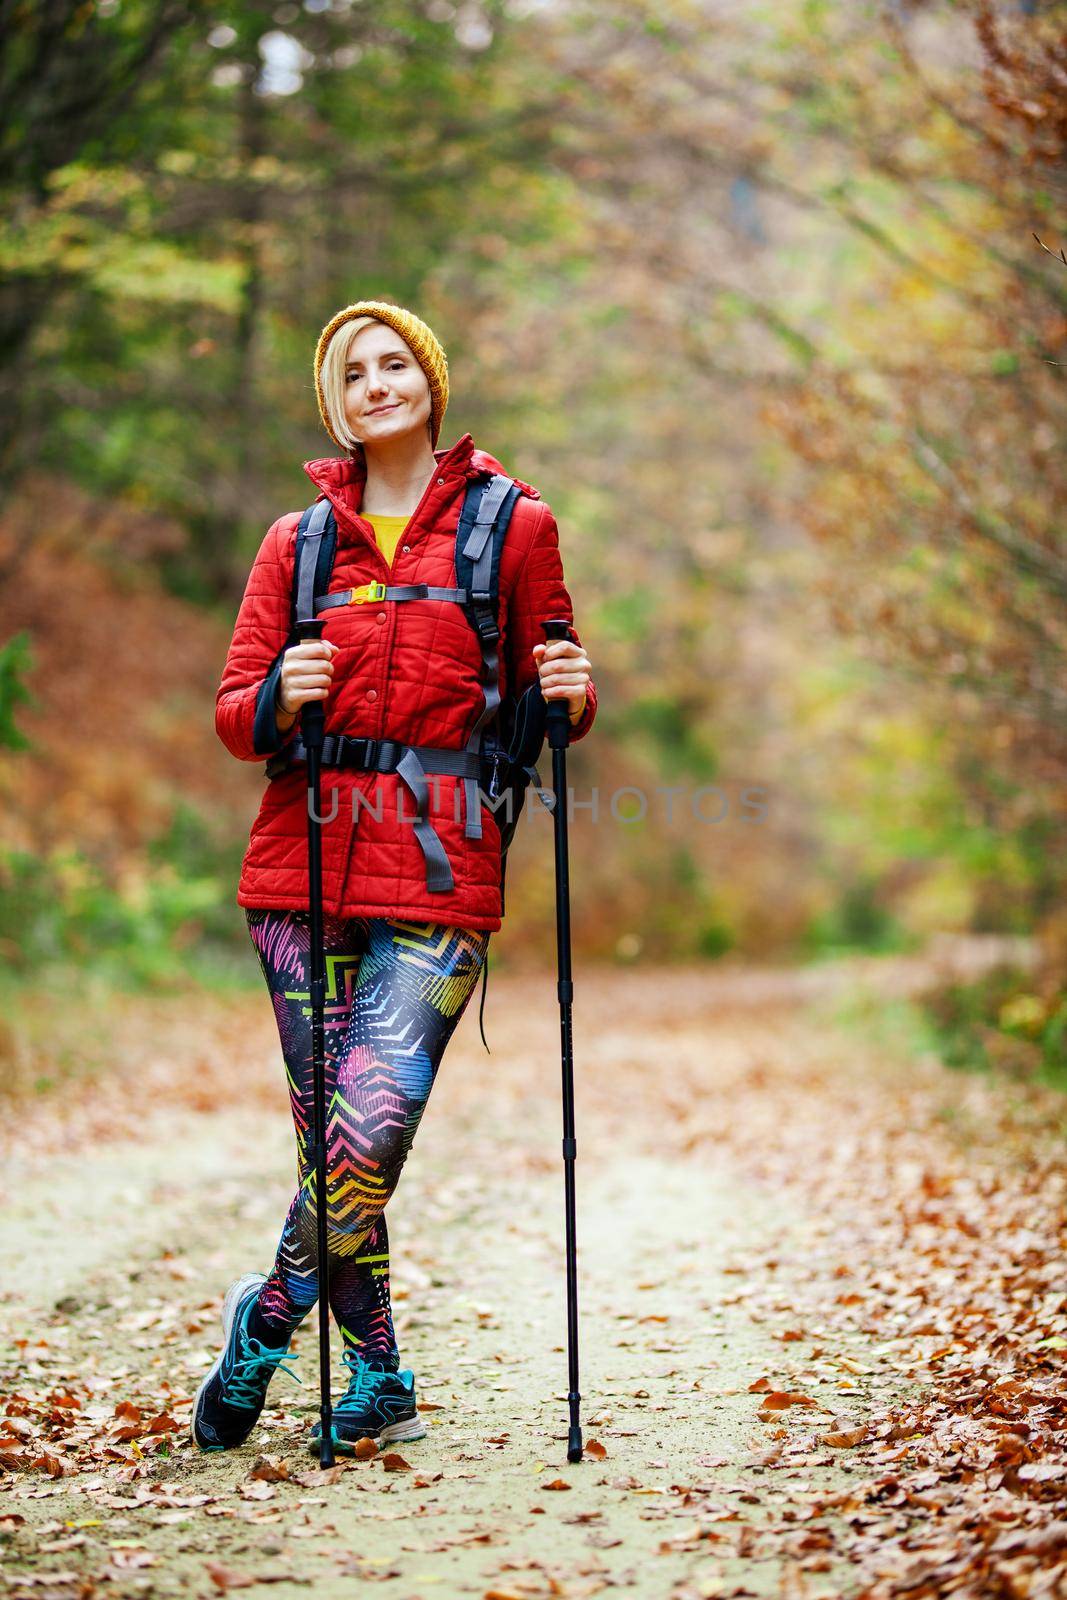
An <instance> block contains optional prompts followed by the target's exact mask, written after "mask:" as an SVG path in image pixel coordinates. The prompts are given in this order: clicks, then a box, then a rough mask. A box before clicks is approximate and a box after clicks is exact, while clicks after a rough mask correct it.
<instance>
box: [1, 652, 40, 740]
mask: <svg viewBox="0 0 1067 1600" xmlns="http://www.w3.org/2000/svg"><path fill="white" fill-rule="evenodd" d="M33 665H34V661H33V652H32V650H31V647H30V636H29V634H28V633H25V632H23V633H16V634H15V635H14V637H13V638H11V639H8V640H7V642H6V643H5V644H3V645H0V749H3V750H32V749H33V744H32V742H31V740H29V739H28V738H27V737H26V735H25V734H24V733H23V732H22V730H21V729H20V728H18V727H16V725H15V707H16V706H17V705H20V704H27V705H36V704H37V703H38V702H37V700H36V697H35V696H34V695H32V694H31V693H30V691H29V689H28V688H27V687H26V685H25V683H23V681H22V677H23V674H27V675H28V674H29V673H30V672H31V671H32V670H33Z"/></svg>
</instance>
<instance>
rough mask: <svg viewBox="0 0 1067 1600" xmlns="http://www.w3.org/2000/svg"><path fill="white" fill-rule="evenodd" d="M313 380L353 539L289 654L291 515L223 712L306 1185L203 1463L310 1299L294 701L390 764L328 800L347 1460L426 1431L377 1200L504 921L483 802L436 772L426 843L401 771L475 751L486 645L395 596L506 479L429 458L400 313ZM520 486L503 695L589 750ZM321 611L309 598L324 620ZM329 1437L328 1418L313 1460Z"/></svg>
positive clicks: (413, 360) (461, 623)
mask: <svg viewBox="0 0 1067 1600" xmlns="http://www.w3.org/2000/svg"><path fill="white" fill-rule="evenodd" d="M315 386H316V391H317V394H318V401H319V410H320V412H321V415H322V420H323V423H324V425H325V427H326V430H327V432H328V433H329V434H330V436H331V438H332V439H333V440H334V442H335V443H336V444H338V445H339V446H340V447H341V449H342V450H343V451H344V452H345V454H344V455H343V456H342V457H340V458H336V457H328V458H325V459H323V460H320V461H309V462H305V464H304V465H305V471H306V472H307V474H308V476H309V477H310V478H311V480H312V482H313V483H314V484H315V485H316V486H317V488H318V489H319V491H320V494H319V498H320V499H321V498H322V497H323V496H326V497H327V498H328V499H329V501H330V503H331V505H332V507H333V511H334V515H335V519H336V524H337V544H336V552H335V556H334V562H333V567H332V571H331V573H330V577H329V584H328V589H327V594H328V596H329V597H330V601H331V604H330V605H329V607H328V608H323V609H322V610H321V611H319V614H320V615H324V617H325V626H324V629H323V635H322V638H321V640H316V641H304V642H302V643H299V644H294V645H289V644H288V640H289V637H290V606H291V598H292V583H293V565H294V550H295V544H296V533H297V524H298V522H299V520H300V513H298V512H293V513H290V514H289V515H287V516H284V517H281V518H280V519H279V520H278V521H277V522H275V523H274V525H273V526H272V527H271V528H270V530H269V531H268V533H267V535H266V538H265V539H264V541H263V544H262V546H261V547H260V550H259V553H258V555H257V556H256V559H255V562H254V564H253V567H252V571H251V573H250V575H249V579H248V583H247V585H246V588H245V593H244V598H243V600H242V602H241V608H240V611H239V613H238V617H237V623H236V626H235V628H234V634H233V640H232V642H231V645H230V649H229V653H228V655H227V659H226V666H225V669H224V672H223V676H222V682H221V685H220V687H219V692H218V697H217V704H216V719H215V720H216V728H217V730H218V733H219V737H220V738H221V739H222V740H223V742H224V743H225V745H226V746H227V748H228V749H229V750H230V751H231V752H232V753H233V755H235V756H237V757H238V758H239V759H241V760H244V761H256V760H263V759H265V758H267V757H275V758H277V759H276V760H275V761H272V763H271V767H270V771H272V772H273V773H274V774H275V775H274V776H273V777H272V778H271V781H270V782H269V783H268V784H267V787H266V791H265V793H264V796H263V801H262V804H261V806H260V810H259V815H258V816H257V818H256V821H255V822H254V824H253V826H252V832H251V836H250V839H249V846H248V850H247V852H246V854H245V858H244V862H243V865H242V869H241V879H240V884H239V887H238V892H237V903H238V904H239V905H240V906H242V907H244V908H245V915H246V918H247V921H248V927H249V932H250V934H251V937H252V941H253V944H254V946H255V949H256V952H257V954H258V957H259V961H260V965H261V967H262V970H263V975H264V978H265V979H266V982H267V987H268V990H269V992H270V995H271V1001H272V1004H273V1007H274V1014H275V1018H276V1020H277V1023H278V1029H279V1034H280V1038H281V1045H282V1052H283V1055H284V1058H285V1065H286V1071H287V1074H288V1081H289V1089H290V1100H291V1106H292V1113H293V1120H294V1122H295V1125H296V1137H297V1174H298V1187H297V1191H296V1194H295V1196H294V1198H293V1201H292V1204H291V1205H290V1207H289V1212H288V1215H287V1217H286V1219H285V1224H284V1226H283V1228H282V1234H281V1241H280V1244H279V1246H278V1251H277V1256H276V1259H275V1262H274V1265H273V1268H272V1270H271V1272H270V1273H269V1274H268V1275H266V1276H264V1274H263V1273H258V1272H257V1273H247V1274H245V1276H243V1277H242V1278H239V1279H238V1280H237V1282H236V1283H234V1284H233V1285H232V1286H231V1288H230V1290H229V1292H228V1293H227V1295H226V1300H225V1304H224V1306H223V1319H222V1320H223V1331H224V1335H225V1344H224V1348H223V1350H222V1352H221V1354H220V1355H219V1357H218V1359H217V1360H216V1362H215V1364H214V1366H213V1367H212V1369H211V1371H210V1372H209V1373H208V1374H207V1376H206V1378H205V1379H204V1382H203V1383H202V1384H201V1386H200V1390H199V1392H198V1394H197V1396H196V1401H195V1403H194V1407H193V1419H192V1434H193V1438H194V1440H195V1441H196V1443H197V1444H198V1445H199V1446H200V1447H201V1448H203V1449H216V1450H219V1449H222V1450H224V1449H229V1448H232V1447H233V1446H235V1445H240V1444H243V1443H244V1441H245V1439H246V1438H247V1437H248V1435H249V1434H250V1433H251V1431H252V1428H253V1427H254V1426H255V1423H256V1420H257V1418H258V1417H259V1414H260V1412H261V1411H262V1409H263V1404H264V1400H265V1397H266V1392H267V1385H268V1384H269V1382H270V1380H271V1378H272V1376H273V1375H274V1373H275V1372H276V1371H277V1370H278V1368H279V1367H281V1368H282V1370H283V1371H286V1372H288V1373H289V1375H290V1376H294V1374H293V1373H292V1372H291V1369H290V1367H289V1366H288V1365H286V1363H289V1362H292V1361H294V1360H295V1359H296V1357H295V1356H294V1355H292V1354H290V1353H289V1343H290V1339H291V1337H292V1334H293V1331H294V1329H295V1328H296V1327H297V1326H298V1325H299V1323H300V1322H301V1321H302V1319H303V1318H304V1317H305V1316H306V1315H307V1313H308V1311H309V1310H310V1309H311V1307H312V1306H313V1305H314V1304H315V1302H316V1300H317V1298H318V1288H317V1279H316V1216H315V1203H316V1196H315V1190H314V1163H313V1160H312V1159H311V1156H310V1151H309V1139H310V1130H311V1128H312V1103H311V1019H310V1007H309V1004H308V994H309V989H308V983H309V937H308V920H309V919H308V876H307V871H308V863H307V820H308V812H307V790H306V766H305V765H304V763H303V762H302V761H300V760H295V759H293V755H294V748H295V747H294V746H293V740H294V735H295V732H296V731H297V730H296V728H295V724H296V722H297V719H298V717H299V714H300V710H301V707H302V706H305V705H307V704H309V703H310V702H311V701H314V700H324V701H325V702H326V705H325V707H324V710H325V717H326V733H327V735H330V734H345V735H348V739H347V740H345V741H344V742H342V741H340V740H337V739H335V740H328V741H327V742H328V744H329V745H330V746H331V749H332V750H333V751H334V752H335V753H336V755H337V761H338V763H341V762H342V761H344V762H346V763H347V755H346V754H345V752H347V753H348V754H351V752H353V751H358V754H359V759H360V761H361V762H367V761H374V762H375V763H376V764H375V765H374V766H365V765H358V764H357V765H354V766H353V765H348V764H338V765H336V766H327V765H324V768H323V784H322V812H323V819H322V829H321V833H322V865H323V910H324V927H325V954H326V970H327V1004H326V1011H325V1024H326V1104H327V1119H326V1121H327V1129H326V1131H327V1186H326V1208H327V1231H328V1239H329V1255H330V1261H329V1268H330V1270H329V1278H330V1305H331V1309H332V1311H333V1315H334V1317H335V1319H336V1321H337V1323H338V1326H339V1327H340V1330H341V1337H342V1346H343V1350H342V1360H343V1362H344V1364H345V1366H346V1368H347V1369H348V1377H349V1381H348V1386H347V1389H346V1391H345V1393H344V1395H343V1396H342V1397H341V1398H340V1400H339V1401H338V1402H337V1404H336V1406H335V1408H334V1429H335V1435H336V1447H337V1449H338V1450H341V1451H345V1450H347V1451H351V1449H352V1448H353V1446H354V1443H355V1441H356V1440H358V1439H360V1438H362V1437H364V1436H368V1435H369V1436H370V1437H372V1438H375V1439H377V1440H378V1441H379V1443H380V1444H381V1443H384V1442H385V1441H387V1440H399V1439H416V1438H420V1437H421V1436H422V1435H423V1433H424V1432H425V1428H424V1427H423V1425H422V1423H421V1422H420V1420H419V1416H418V1411H417V1408H416V1403H415V1379H414V1374H413V1373H412V1372H411V1371H410V1370H406V1369H405V1370H401V1367H400V1356H399V1351H398V1349H397V1343H396V1337H395V1333H394V1329H393V1322H392V1317H391V1313H390V1302H389V1242H388V1233H387V1229H386V1220H385V1207H386V1204H387V1202H388V1200H389V1199H390V1197H391V1195H392V1194H393V1192H394V1190H395V1188H396V1186H397V1182H398V1180H399V1177H400V1172H401V1169H402V1167H403V1164H404V1161H405V1159H406V1157H407V1153H408V1151H409V1149H410V1147H411V1144H412V1141H413V1139H414V1136H415V1132H416V1129H417V1128H418V1125H419V1120H420V1118H421V1116H422V1113H423V1111H424V1109H425V1106H426V1102H427V1100H428V1098H429V1094H430V1090H431V1088H432V1086H433V1083H434V1080H435V1077H436V1074H437V1069H438V1067H439V1066H440V1063H441V1058H442V1055H443V1054H444V1049H445V1046H446V1045H447V1043H448V1041H449V1039H450V1037H451V1036H452V1033H453V1031H454V1030H455V1027H456V1025H457V1023H458V1022H459V1019H460V1017H461V1016H462V1014H463V1011H464V1009H465V1007H466V1005H467V1001H468V1000H469V998H470V996H471V993H472V992H473V990H474V988H475V986H476V984H477V981H478V978H479V975H480V974H481V971H482V967H483V964H484V962H485V958H486V950H487V947H488V943H489V935H490V933H492V932H493V931H495V930H496V929H497V928H499V927H500V924H501V907H502V902H501V881H500V878H501V860H500V833H499V830H498V828H497V824H496V821H495V818H494V816H493V814H492V811H491V809H490V808H488V807H481V806H480V805H479V804H478V803H477V801H475V803H474V809H473V811H472V808H471V796H472V793H473V785H472V784H471V783H470V782H469V780H465V779H464V778H463V777H462V776H460V775H459V773H458V772H452V773H449V772H448V771H447V770H444V771H435V772H434V773H433V774H432V777H433V780H434V783H433V787H434V790H435V805H434V812H433V821H432V824H430V823H429V819H428V817H423V820H422V821H417V822H416V826H414V827H413V826H412V822H413V820H415V819H413V818H412V816H411V815H410V813H409V812H408V811H407V810H406V809H405V806H404V803H403V802H404V798H405V795H406V794H407V793H408V790H409V789H411V788H415V789H416V790H417V789H419V788H421V787H422V785H421V784H420V783H419V781H418V779H417V777H416V779H415V782H414V783H413V782H412V777H411V769H410V767H407V766H406V767H404V769H403V770H404V772H405V773H406V776H403V777H402V776H401V773H400V772H398V771H397V770H396V759H397V758H396V752H397V751H398V750H402V749H404V748H405V747H415V749H416V753H418V752H419V751H422V752H423V753H424V755H425V747H436V748H437V750H438V751H440V752H441V753H442V755H443V756H444V761H443V763H439V765H443V766H444V767H445V768H447V767H448V766H449V765H451V766H452V767H453V768H455V767H456V766H457V761H456V759H455V753H456V752H461V751H463V750H465V749H466V748H467V747H468V740H469V739H470V738H471V737H472V736H473V735H474V733H475V732H476V730H477V729H478V727H479V725H480V723H481V722H482V721H484V718H485V712H486V707H487V697H486V695H485V694H484V693H483V671H482V669H483V657H482V649H481V645H480V642H479V638H478V635H477V634H476V633H475V632H474V630H473V628H472V626H471V624H470V622H469V620H468V619H467V616H466V615H465V614H464V612H463V610H462V609H461V608H460V606H459V605H457V604H452V603H449V602H448V601H447V600H445V599H441V598H430V597H426V596H422V595H421V594H420V595H418V596H407V595H405V596H403V598H405V599H410V600H411V603H410V604H402V603H400V600H399V599H396V600H391V599H388V598H386V599H379V598H378V594H379V593H380V591H381V586H383V585H388V586H390V587H395V588H401V589H402V588H403V586H406V585H419V584H429V585H431V586H434V587H435V588H440V587H444V588H446V589H447V588H448V587H452V588H455V587H456V584H457V579H456V572H455V551H456V529H457V524H458V521H459V516H460V511H461V508H462V506H463V504H464V500H465V496H466V492H467V489H468V487H469V486H470V485H471V484H475V483H478V482H479V480H483V481H487V478H488V475H490V474H494V473H496V474H500V473H503V472H504V469H503V468H502V467H501V465H500V463H499V462H498V461H496V460H495V459H494V458H493V457H492V456H490V455H487V454H486V453H485V452H484V451H482V450H477V449H475V447H474V444H473V440H472V439H471V436H470V434H464V435H463V437H462V438H461V439H459V440H457V442H456V443H455V444H454V445H452V447H451V448H450V449H448V450H438V449H437V448H436V446H437V440H438V436H439V433H440V429H441V420H442V418H443V416H444V412H445V407H446V405H447V403H448V368H447V363H446V360H445V354H444V351H443V350H442V348H441V346H440V344H439V343H438V341H437V339H436V338H435V337H434V334H433V333H432V331H431V330H430V329H429V328H428V327H427V326H426V324H425V323H424V322H422V321H420V319H419V318H418V317H416V316H415V315H414V314H413V313H411V312H410V311H407V310H405V309H403V308H402V307H400V306H396V305H392V304H390V303H388V302H385V301H377V300H369V301H360V302H357V303H356V304H355V305H350V306H346V307H345V308H344V309H343V310H342V311H339V312H338V313H337V315H336V316H335V317H334V318H333V319H332V320H331V321H330V322H329V323H327V325H326V327H325V328H324V329H323V331H322V334H321V336H320V338H319V342H318V348H317V350H316V353H315ZM509 476H510V475H509ZM514 482H515V485H516V488H517V491H518V493H517V497H516V498H514V503H513V505H512V509H511V516H510V522H509V524H508V527H507V532H506V536H505V539H504V544H503V549H502V553H501V557H500V567H499V587H500V607H499V615H498V625H499V628H500V638H499V642H498V644H497V662H498V673H499V679H500V683H499V688H500V693H501V695H502V696H503V695H518V694H521V692H522V691H523V690H524V689H525V688H526V687H527V686H528V685H529V684H531V683H533V682H537V681H538V680H539V683H540V689H541V691H542V693H543V694H544V696H545V698H546V699H547V700H554V699H562V700H565V701H566V702H567V706H568V709H569V715H570V719H571V724H572V731H571V738H572V740H575V739H580V738H582V737H583V736H584V735H585V734H586V733H587V732H588V731H589V728H590V726H591V725H592V722H593V718H594V716H595V713H596V689H595V686H594V684H593V683H592V681H591V679H590V676H589V661H588V659H587V657H586V655H585V653H584V651H583V650H582V647H581V644H580V642H579V641H578V639H577V636H576V635H574V636H573V637H572V638H570V639H558V640H553V641H552V642H551V643H550V644H548V645H547V646H546V644H545V642H544V632H543V628H542V623H543V622H545V621H546V620H547V619H548V618H551V617H561V618H566V619H567V620H568V621H569V620H570V619H571V617H572V615H573V612H572V608H571V602H570V597H569V595H568V593H567V590H566V587H565V585H564V582H563V569H562V565H561V562H560V555H559V543H558V533H557V528H556V523H555V520H554V518H553V516H552V513H551V511H550V510H549V508H548V506H547V505H546V504H545V503H544V502H543V501H542V500H541V498H540V496H539V495H538V493H537V490H536V489H534V488H532V487H531V486H530V485H529V484H525V483H521V482H520V480H518V479H515V480H514ZM324 599H325V596H323V595H318V596H316V599H315V605H316V609H317V610H318V608H319V607H321V606H322V604H323V601H324ZM571 632H572V635H573V629H572V630H571ZM291 747H292V748H291ZM386 747H388V749H389V750H390V751H391V756H390V757H389V758H388V759H387V758H385V757H384V756H383V755H382V752H383V750H384V749H385V748H386ZM431 753H432V752H431ZM324 759H325V757H324ZM426 759H429V757H428V756H427V757H426ZM421 770H422V769H421V768H418V769H416V771H417V772H418V771H421ZM423 777H425V772H424V773H423ZM461 802H462V804H461ZM423 804H425V796H424V799H423ZM464 810H465V812H466V816H465V818H464V817H463V816H462V815H461V812H462V811H464ZM431 835H432V839H431ZM442 852H443V854H442ZM318 1435H319V1425H318V1424H317V1423H316V1425H315V1428H314V1430H313V1431H312V1433H311V1435H310V1439H309V1444H310V1448H311V1449H312V1450H313V1451H315V1452H316V1453H317V1451H318V1444H317V1440H318Z"/></svg>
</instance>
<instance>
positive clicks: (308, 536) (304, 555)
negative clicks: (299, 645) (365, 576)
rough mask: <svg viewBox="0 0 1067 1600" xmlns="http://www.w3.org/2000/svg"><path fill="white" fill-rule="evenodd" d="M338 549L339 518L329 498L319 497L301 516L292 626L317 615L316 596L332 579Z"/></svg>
mask: <svg viewBox="0 0 1067 1600" xmlns="http://www.w3.org/2000/svg"><path fill="white" fill-rule="evenodd" d="M336 551H337V520H336V518H335V517H334V514H333V506H332V505H331V504H330V502H329V500H316V501H315V504H314V505H313V506H308V508H307V510H306V511H305V512H304V515H303V516H302V517H301V518H300V525H299V527H298V528H297V530H296V552H295V554H294V557H293V594H292V606H291V609H290V617H289V620H290V626H291V627H294V628H295V625H296V620H297V618H298V617H313V616H314V615H315V597H316V595H318V594H321V593H323V592H324V591H325V590H326V589H327V588H328V587H329V582H330V573H331V572H332V571H333V558H334V555H335V554H336Z"/></svg>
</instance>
